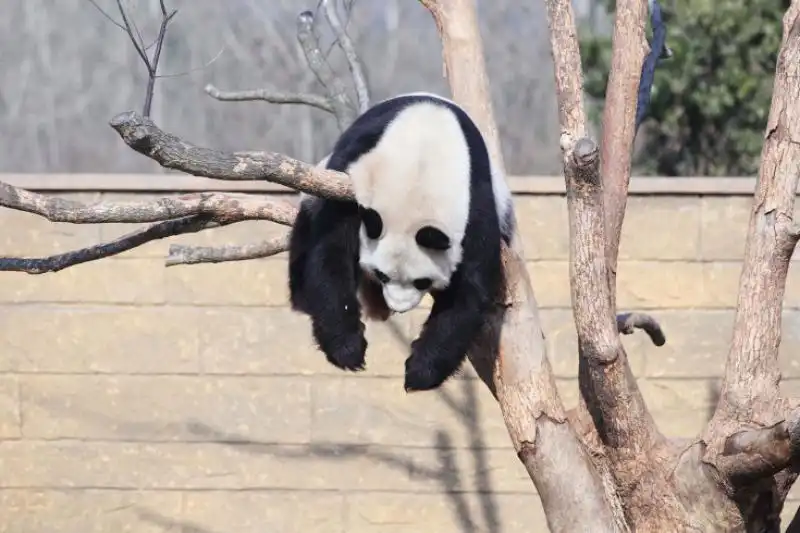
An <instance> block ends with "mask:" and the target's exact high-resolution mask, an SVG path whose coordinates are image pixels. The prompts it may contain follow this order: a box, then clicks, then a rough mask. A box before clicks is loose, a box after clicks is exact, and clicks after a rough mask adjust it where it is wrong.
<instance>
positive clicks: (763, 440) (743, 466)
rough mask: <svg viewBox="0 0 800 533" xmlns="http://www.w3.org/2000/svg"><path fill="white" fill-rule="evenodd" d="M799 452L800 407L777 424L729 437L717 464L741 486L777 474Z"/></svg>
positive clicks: (744, 431) (793, 459)
mask: <svg viewBox="0 0 800 533" xmlns="http://www.w3.org/2000/svg"><path fill="white" fill-rule="evenodd" d="M799 452H800V408H798V409H795V410H794V411H792V412H791V414H790V415H789V416H788V417H787V418H786V419H785V420H782V421H780V422H778V423H777V424H773V425H771V426H769V427H765V428H759V429H747V430H743V431H739V432H737V433H734V434H733V435H731V436H729V437H728V438H727V439H725V447H724V448H723V450H722V454H721V456H720V457H719V458H718V461H717V467H718V468H720V469H721V470H722V472H723V473H724V474H725V475H726V476H727V478H728V479H730V480H731V481H732V482H733V483H734V484H735V485H737V486H740V485H743V484H746V483H748V482H751V481H754V480H757V479H760V478H763V477H767V476H773V475H775V474H777V473H778V472H780V471H781V470H783V469H784V468H786V467H788V466H789V465H790V464H792V463H793V462H794V461H796V460H797V458H798V453H799Z"/></svg>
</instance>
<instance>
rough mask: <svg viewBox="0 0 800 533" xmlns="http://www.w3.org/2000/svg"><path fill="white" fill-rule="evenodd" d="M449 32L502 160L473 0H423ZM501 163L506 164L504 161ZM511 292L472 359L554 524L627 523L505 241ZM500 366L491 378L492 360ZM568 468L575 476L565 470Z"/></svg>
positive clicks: (457, 93)
mask: <svg viewBox="0 0 800 533" xmlns="http://www.w3.org/2000/svg"><path fill="white" fill-rule="evenodd" d="M421 2H422V3H423V4H424V5H425V7H426V8H427V9H428V10H429V11H430V12H431V14H432V15H433V18H434V21H435V22H436V26H437V28H438V30H439V33H440V37H441V40H442V47H443V56H444V63H445V72H446V75H447V78H448V82H449V84H450V87H451V91H452V93H453V98H454V100H455V101H456V102H458V103H459V104H460V105H462V106H464V108H465V109H466V110H467V112H468V113H469V114H470V116H471V117H472V118H473V120H475V122H476V123H477V124H478V127H479V128H480V129H481V132H482V133H483V135H484V137H485V138H486V141H487V145H488V146H489V150H490V156H491V157H492V158H493V159H494V160H495V162H496V163H498V164H499V163H500V162H501V161H502V155H501V152H500V142H499V139H498V135H497V129H496V126H495V122H494V118H493V114H492V105H491V98H490V93H489V81H488V78H487V76H486V68H485V64H484V59H483V50H482V41H481V37H480V34H479V32H478V25H477V19H476V14H475V3H474V0H421ZM499 166H501V168H502V165H499ZM504 266H505V269H504V270H505V276H506V284H507V294H506V299H505V302H504V303H503V305H502V306H501V308H503V309H502V310H498V313H497V316H496V317H495V321H494V322H492V324H490V325H488V326H487V331H486V332H485V335H483V336H482V339H481V340H482V342H481V343H480V345H479V346H477V347H476V348H475V349H474V350H473V351H472V353H470V360H471V361H472V363H473V366H475V368H476V370H477V371H478V373H479V375H481V376H482V377H483V379H484V380H485V381H488V382H489V387H490V389H491V390H492V391H493V392H494V393H495V394H496V397H497V399H498V401H499V403H500V407H501V410H502V412H503V418H504V420H505V423H506V427H507V429H508V432H509V435H510V437H511V440H512V442H513V444H514V448H515V449H516V450H517V454H518V456H519V458H520V460H521V461H522V463H523V464H524V465H525V467H526V469H527V471H528V474H529V475H530V476H531V479H532V480H533V482H534V484H535V485H536V487H537V489H538V492H539V494H540V496H541V499H542V504H543V506H544V509H545V514H546V516H547V521H548V526H549V528H550V530H551V531H553V532H567V531H598V532H606V531H608V532H611V531H624V530H625V528H624V523H623V522H624V519H623V517H622V516H621V515H620V516H615V514H614V513H613V512H612V510H611V506H610V505H609V502H608V500H607V499H606V493H605V490H604V487H603V482H602V480H601V478H600V476H599V475H598V474H597V472H596V470H595V469H594V467H593V465H592V462H591V460H590V458H589V455H588V453H587V452H586V450H585V449H584V448H583V446H582V445H581V443H580V441H579V439H578V437H577V435H576V434H575V432H574V430H573V428H572V426H571V425H570V424H569V423H568V422H567V420H566V416H565V413H564V409H563V405H562V403H561V400H560V398H559V396H558V392H557V390H556V387H555V380H554V377H553V373H552V370H551V368H550V363H549V361H548V359H547V354H546V346H545V343H544V335H543V333H542V329H541V322H540V319H539V312H538V306H537V304H536V298H535V296H534V293H533V290H532V288H531V285H530V280H529V279H528V275H527V272H526V270H525V267H524V260H523V258H522V256H521V254H520V253H519V251H518V250H515V249H513V248H512V249H507V248H504ZM492 367H494V372H493V375H492V376H491V378H492V379H489V377H488V376H487V375H486V374H487V372H486V370H487V368H492ZM566 471H569V472H570V475H569V476H564V472H566Z"/></svg>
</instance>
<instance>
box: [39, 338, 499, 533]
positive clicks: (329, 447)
mask: <svg viewBox="0 0 800 533" xmlns="http://www.w3.org/2000/svg"><path fill="white" fill-rule="evenodd" d="M387 325H388V326H389V328H390V330H391V332H392V334H393V335H395V336H397V338H398V340H401V341H402V342H404V343H406V345H409V344H410V342H411V341H410V339H408V335H406V334H404V332H403V331H402V330H401V328H400V327H399V326H398V325H397V324H396V323H393V322H387ZM451 383H452V384H456V383H457V384H459V385H460V387H459V388H460V392H461V394H457V393H454V391H453V389H452V388H449V389H445V388H439V389H437V390H436V391H435V392H434V394H435V395H436V397H437V398H438V399H439V401H441V402H443V403H444V404H445V405H446V406H447V408H448V410H449V411H451V412H452V414H453V416H454V417H455V419H456V420H458V421H460V422H461V425H462V426H463V428H464V431H466V433H467V435H468V443H467V447H466V448H455V447H454V444H453V438H452V434H451V433H448V432H447V431H444V430H442V429H439V428H434V429H432V435H431V436H432V447H433V449H434V450H435V465H433V466H431V465H426V464H423V463H422V462H420V461H418V460H415V459H413V458H409V457H403V456H400V455H398V454H395V453H392V452H391V451H390V450H386V449H381V447H379V446H375V445H370V444H327V443H312V444H309V445H308V446H305V447H298V448H297V449H291V448H284V447H280V446H275V445H274V444H275V443H271V442H264V441H257V440H253V439H252V438H250V437H249V436H248V435H246V434H239V433H232V432H226V431H223V430H220V429H217V428H215V427H213V426H211V425H209V424H207V423H206V422H204V421H203V420H202V419H198V418H192V419H188V420H187V419H184V420H182V421H179V420H175V421H172V422H168V423H166V424H165V423H163V422H159V423H156V422H148V421H125V420H120V419H119V418H117V417H111V416H109V415H107V414H104V413H103V412H100V411H95V410H93V409H89V408H87V407H86V406H78V405H67V404H64V403H63V402H60V401H56V399H54V398H47V399H41V398H39V399H36V400H33V401H34V402H35V403H37V404H38V405H39V406H40V407H44V408H46V409H48V410H50V411H51V412H53V413H54V414H61V415H64V416H69V417H71V418H84V419H88V420H91V421H93V422H94V423H95V424H98V425H102V426H107V427H115V428H117V429H118V430H120V431H121V433H123V434H126V435H135V434H137V433H139V434H146V435H147V434H150V435H153V434H160V435H163V436H164V438H163V439H158V441H159V442H171V441H172V440H173V439H172V436H176V435H180V436H190V439H189V441H188V442H206V443H216V444H221V445H225V446H229V447H234V448H237V451H240V452H243V453H247V454H252V455H256V454H271V455H273V456H275V457H280V458H285V459H289V460H303V459H313V458H317V459H325V460H331V461H333V460H338V461H346V460H348V459H355V458H364V459H367V460H370V461H374V462H375V463H378V464H382V465H384V466H388V467H389V468H391V469H393V470H395V471H398V472H399V473H402V474H405V475H407V476H409V479H411V480H414V479H416V480H421V481H433V482H435V483H436V484H437V485H438V486H439V487H440V491H441V494H443V495H445V497H446V498H447V500H448V502H449V506H450V508H451V509H452V512H453V515H454V517H455V519H456V522H457V524H458V528H459V531H461V532H463V533H473V532H475V531H485V532H487V533H502V531H503V526H502V520H501V517H500V513H499V509H498V504H497V501H496V497H495V494H494V488H493V486H492V480H491V478H490V473H489V470H490V465H489V457H488V450H487V449H486V447H485V438H484V434H483V427H482V425H481V422H480V419H479V418H478V413H479V411H478V407H479V406H478V394H479V390H478V389H479V388H480V387H482V385H481V382H480V380H479V379H477V378H473V377H465V376H460V377H458V378H456V379H453V380H451ZM191 437H194V439H192V438H191ZM195 439H196V440H195ZM134 440H136V439H134ZM178 440H179V441H180V442H187V441H186V439H185V437H182V438H180V439H178ZM142 442H145V441H142ZM464 453H466V454H468V455H469V456H470V458H471V463H472V464H471V467H472V469H473V475H472V480H474V485H473V486H472V487H465V486H464V485H465V483H464V477H465V476H464V475H463V468H459V466H458V455H459V454H464ZM472 498H475V502H476V503H477V506H476V505H473V506H470V505H469V503H470V500H471V499H472ZM139 514H140V516H141V517H142V519H143V520H147V521H150V522H152V523H154V524H158V525H161V526H170V527H172V526H179V527H182V528H183V529H182V530H181V531H183V532H184V533H215V532H213V531H209V530H205V529H203V528H202V527H201V526H199V525H196V524H192V523H190V522H180V521H177V520H173V519H170V518H168V517H165V516H162V515H159V514H158V513H155V512H153V511H150V510H147V509H142V510H141V511H140V512H139Z"/></svg>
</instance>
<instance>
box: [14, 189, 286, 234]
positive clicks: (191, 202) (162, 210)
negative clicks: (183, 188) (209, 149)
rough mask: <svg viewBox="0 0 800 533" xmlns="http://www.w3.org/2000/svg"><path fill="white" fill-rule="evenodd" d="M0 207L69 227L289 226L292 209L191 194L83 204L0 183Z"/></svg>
mask: <svg viewBox="0 0 800 533" xmlns="http://www.w3.org/2000/svg"><path fill="white" fill-rule="evenodd" d="M0 206H3V207H8V208H10V209H14V210H17V211H25V212H27V213H33V214H35V215H39V216H41V217H44V218H46V219H47V220H49V221H50V222H69V223H71V224H98V223H120V222H123V223H141V222H157V221H162V220H169V219H173V218H178V217H184V216H188V215H211V216H213V217H214V218H215V219H216V220H217V221H219V222H227V221H240V220H271V221H273V222H277V223H278V224H285V225H291V224H292V223H293V222H294V218H295V216H296V214H297V210H296V209H295V208H294V206H292V205H290V204H288V203H286V202H279V201H275V200H269V199H267V198H263V197H259V196H255V195H251V194H224V193H210V192H205V193H192V194H185V195H179V196H165V197H163V198H158V199H156V200H136V201H131V202H95V203H84V202H78V201H76V200H65V199H63V198H58V197H55V196H47V195H43V194H38V193H35V192H31V191H27V190H25V189H20V188H17V187H14V186H12V185H9V184H7V183H3V182H0Z"/></svg>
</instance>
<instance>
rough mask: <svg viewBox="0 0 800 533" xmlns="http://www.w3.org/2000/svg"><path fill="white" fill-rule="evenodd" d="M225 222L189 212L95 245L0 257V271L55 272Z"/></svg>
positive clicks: (214, 226) (217, 225) (222, 224)
mask: <svg viewBox="0 0 800 533" xmlns="http://www.w3.org/2000/svg"><path fill="white" fill-rule="evenodd" d="M226 224H228V222H217V221H214V220H213V219H212V218H211V217H210V216H209V215H193V216H187V217H183V218H178V219H174V220H166V221H164V222H158V223H157V224H153V225H151V226H148V227H146V228H143V229H140V230H137V231H134V232H131V233H128V234H127V235H123V236H122V237H120V238H118V239H115V240H113V241H111V242H107V243H102V244H97V245H94V246H89V247H86V248H82V249H80V250H74V251H71V252H66V253H63V254H58V255H52V256H49V257H40V258H15V257H2V258H0V271H6V272H25V273H27V274H44V273H47V272H58V271H59V270H63V269H65V268H68V267H71V266H75V265H79V264H81V263H87V262H89V261H96V260H98V259H103V258H105V257H111V256H112V255H117V254H120V253H122V252H125V251H127V250H132V249H133V248H136V247H138V246H141V245H143V244H145V243H148V242H150V241H155V240H158V239H164V238H166V237H171V236H174V235H184V234H187V233H196V232H198V231H202V230H206V229H210V228H216V227H219V226H224V225H226Z"/></svg>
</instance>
